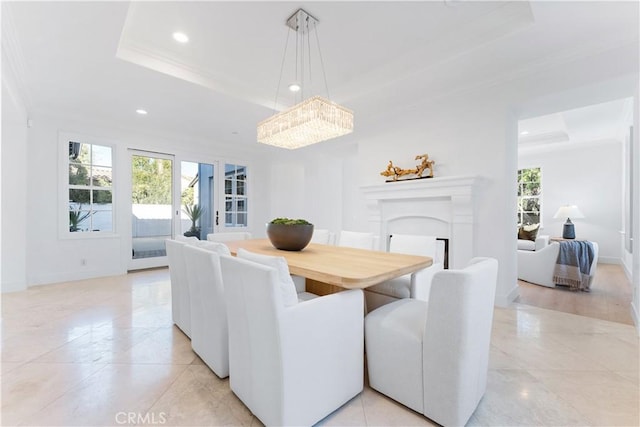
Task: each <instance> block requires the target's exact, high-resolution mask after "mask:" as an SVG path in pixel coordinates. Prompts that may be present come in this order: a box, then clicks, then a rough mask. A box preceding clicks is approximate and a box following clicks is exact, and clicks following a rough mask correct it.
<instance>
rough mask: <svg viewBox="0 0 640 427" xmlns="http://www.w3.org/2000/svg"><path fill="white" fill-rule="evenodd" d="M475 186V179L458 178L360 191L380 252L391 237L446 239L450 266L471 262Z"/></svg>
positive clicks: (367, 188)
mask: <svg viewBox="0 0 640 427" xmlns="http://www.w3.org/2000/svg"><path fill="white" fill-rule="evenodd" d="M476 182H477V178H476V177H471V176H457V177H442V178H431V179H420V180H409V181H397V182H387V183H384V184H382V185H371V186H366V187H362V188H361V189H362V191H363V193H364V196H365V199H366V201H367V211H368V212H367V214H368V221H369V226H370V229H371V231H373V232H374V233H376V234H379V235H380V242H381V247H380V248H379V249H380V250H386V249H387V248H386V247H384V246H385V245H386V242H387V241H388V236H389V235H390V234H393V233H398V234H421V235H430V236H436V237H437V238H440V239H448V242H449V250H448V261H449V266H450V267H451V268H463V267H464V266H465V265H466V264H467V262H468V261H469V260H470V259H471V258H473V244H474V239H473V236H474V218H475V204H474V187H475V185H476Z"/></svg>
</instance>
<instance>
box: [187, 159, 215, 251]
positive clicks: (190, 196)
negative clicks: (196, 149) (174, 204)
mask: <svg viewBox="0 0 640 427" xmlns="http://www.w3.org/2000/svg"><path fill="white" fill-rule="evenodd" d="M180 171H181V177H180V205H181V206H182V208H181V210H182V215H181V220H180V227H179V232H180V234H182V235H184V236H195V237H197V238H198V239H201V240H207V234H209V233H213V232H214V227H215V216H214V211H215V210H214V176H215V175H214V165H212V164H208V163H196V162H181V163H180Z"/></svg>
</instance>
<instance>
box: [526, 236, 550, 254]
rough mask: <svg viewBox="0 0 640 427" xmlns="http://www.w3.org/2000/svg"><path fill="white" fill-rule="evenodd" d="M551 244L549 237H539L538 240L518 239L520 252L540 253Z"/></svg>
mask: <svg viewBox="0 0 640 427" xmlns="http://www.w3.org/2000/svg"><path fill="white" fill-rule="evenodd" d="M548 244H549V236H546V235H542V236H540V235H539V236H537V237H536V240H535V241H533V240H526V239H518V250H519V251H539V250H540V249H542V248H544V247H545V246H547V245H548Z"/></svg>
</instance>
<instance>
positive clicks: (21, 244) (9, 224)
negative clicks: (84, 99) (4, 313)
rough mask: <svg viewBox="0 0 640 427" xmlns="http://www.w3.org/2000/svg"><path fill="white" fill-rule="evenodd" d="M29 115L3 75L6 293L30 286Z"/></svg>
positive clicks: (3, 262)
mask: <svg viewBox="0 0 640 427" xmlns="http://www.w3.org/2000/svg"><path fill="white" fill-rule="evenodd" d="M27 165H28V163H27V113H26V110H25V107H24V105H23V104H22V101H21V100H20V98H19V97H18V96H17V94H16V92H15V88H13V87H12V83H11V81H10V80H8V76H7V74H6V72H3V76H2V158H1V174H0V175H1V177H0V181H1V183H2V190H1V191H2V199H1V200H2V209H1V210H2V216H1V217H0V218H1V223H2V226H1V235H2V249H1V251H0V254H1V262H0V265H1V273H0V275H1V280H2V292H11V291H19V290H23V289H25V288H26V286H27V278H26V273H27V263H26V256H27V255H26V253H27V249H26V248H27V240H26V239H25V234H26V230H27V224H28V221H27V202H26V200H27V199H26V198H27V171H28V168H27Z"/></svg>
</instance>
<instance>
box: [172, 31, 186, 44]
mask: <svg viewBox="0 0 640 427" xmlns="http://www.w3.org/2000/svg"><path fill="white" fill-rule="evenodd" d="M173 39H174V40H175V41H177V42H179V43H187V42H188V41H189V36H187V35H186V34H185V33H181V32H179V31H176V32H175V33H173Z"/></svg>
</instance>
